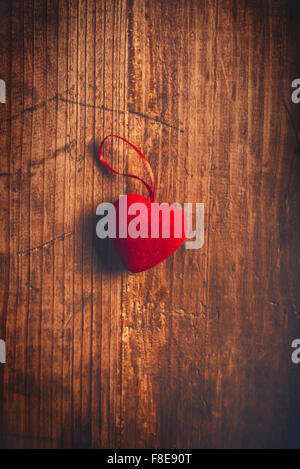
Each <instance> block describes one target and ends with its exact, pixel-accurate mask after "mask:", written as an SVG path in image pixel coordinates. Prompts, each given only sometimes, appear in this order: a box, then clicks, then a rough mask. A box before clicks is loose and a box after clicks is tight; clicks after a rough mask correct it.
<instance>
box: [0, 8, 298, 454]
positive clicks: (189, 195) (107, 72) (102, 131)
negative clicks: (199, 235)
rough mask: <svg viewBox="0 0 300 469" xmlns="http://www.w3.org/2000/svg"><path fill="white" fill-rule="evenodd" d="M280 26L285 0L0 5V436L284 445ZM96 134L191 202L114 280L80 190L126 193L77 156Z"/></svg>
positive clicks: (294, 218) (293, 33)
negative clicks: (169, 233) (170, 247)
mask: <svg viewBox="0 0 300 469" xmlns="http://www.w3.org/2000/svg"><path fill="white" fill-rule="evenodd" d="M299 25H300V13H299V5H298V6H297V1H287V0H247V1H246V0H241V1H236V0H212V1H206V0H128V1H125V0H95V1H94V0H74V1H73V0H34V1H33V0H31V1H30V0H25V1H17V0H16V1H8V0H0V75H1V76H0V78H3V79H4V80H5V81H6V84H7V93H8V96H7V103H6V104H5V105H0V145H1V169H0V171H1V173H0V185H1V190H0V197H1V204H0V205H1V214H0V220H1V231H0V255H1V269H0V271H1V272H0V275H1V292H0V305H1V306H0V308H1V321H0V327H1V329H0V338H2V339H5V340H6V346H7V363H6V364H5V365H1V369H0V380H1V389H0V393H1V401H0V402H1V406H0V411H1V446H3V447H13V448H24V447H25V448H27V447H34V448H37V447H41V448H48V447H50V448H51V447H52V448H60V447H66V448H67V447H77V448H79V447H84V448H87V447H97V448H100V447H104V448H109V447H111V448H117V447H120V448H130V447H132V448H134V447H135V448H157V447H163V448H176V447H182V448H211V447H220V448H222V447H225V448H231V447H235V448H239V447H242V448H246V447H250V448H251V447H295V446H298V447H299V446H300V433H299V418H300V365H299V366H298V367H297V366H296V365H293V364H292V363H291V352H292V349H291V342H292V340H293V339H295V338H299V337H300V310H299V287H298V285H299V284H298V285H297V283H296V281H297V275H298V274H299V265H300V252H299V236H298V235H299V228H300V226H299V220H300V217H299V192H298V196H297V186H298V188H299V158H300V157H299V154H298V153H299V152H298V153H297V151H295V150H296V145H297V143H296V135H295V131H296V128H297V125H298V123H299V122H300V119H299V116H300V104H299V105H298V106H297V105H295V104H292V102H291V82H292V80H293V79H295V78H300V63H299V48H300V37H299V32H297V31H299V30H300V27H299ZM289 114H290V116H289ZM292 123H293V124H292ZM293 125H294V128H293ZM111 132H114V133H117V134H119V135H122V136H124V137H125V138H128V139H129V140H130V141H132V142H133V143H135V144H136V145H137V146H138V147H140V148H141V150H142V151H143V152H144V154H145V155H147V156H148V158H149V161H150V163H151V165H152V167H153V169H154V173H155V177H156V181H157V186H158V190H157V200H158V201H168V202H174V201H177V202H181V203H183V202H194V203H195V202H204V204H205V244H204V246H203V248H202V249H200V250H197V251H188V250H185V249H184V247H182V248H181V249H180V250H179V251H178V252H177V253H176V254H175V255H174V256H173V257H171V258H170V259H168V260H167V261H166V262H164V263H163V264H161V265H159V266H157V267H155V268H154V269H152V270H150V271H148V272H145V273H142V274H138V275H133V274H130V273H128V272H126V271H124V270H122V267H121V266H120V265H119V263H118V261H117V260H116V258H115V256H114V253H113V252H112V251H111V248H110V247H109V246H108V245H107V244H106V243H104V244H103V243H100V242H99V240H97V238H96V236H95V224H96V218H95V212H96V207H97V205H98V204H99V203H100V202H102V201H114V200H115V199H116V198H117V197H118V195H119V194H120V193H126V192H128V191H135V192H138V193H143V194H145V192H144V188H143V186H142V185H141V184H139V183H138V182H134V183H132V182H128V181H125V180H123V178H118V177H116V176H113V175H110V174H108V173H107V172H105V171H103V170H102V168H100V166H99V164H98V163H97V154H96V153H97V147H98V145H99V142H100V141H101V139H102V138H103V137H104V136H105V135H107V134H108V133H111ZM105 154H106V157H107V160H109V161H110V162H111V163H112V164H113V165H114V167H115V168H116V169H119V170H121V171H122V170H123V169H127V170H129V169H130V170H131V172H134V173H135V174H138V175H140V176H141V175H143V174H144V173H143V168H142V164H141V161H139V159H138V157H137V156H136V155H134V153H133V151H132V150H129V149H128V148H126V147H125V146H124V145H123V144H122V143H117V142H116V143H114V144H113V145H112V143H108V144H107V145H106V148H105ZM297 230H298V234H297ZM298 281H299V276H298Z"/></svg>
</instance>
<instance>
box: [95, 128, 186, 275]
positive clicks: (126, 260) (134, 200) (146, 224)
mask: <svg viewBox="0 0 300 469" xmlns="http://www.w3.org/2000/svg"><path fill="white" fill-rule="evenodd" d="M109 137H115V138H118V139H120V140H122V141H123V142H125V143H127V144H128V145H130V146H131V147H132V148H133V149H134V150H135V151H136V152H137V153H138V155H139V156H140V158H141V159H142V161H143V163H144V165H145V167H146V169H147V171H148V174H149V176H150V178H151V185H150V184H148V183H147V182H146V181H144V180H143V179H141V178H139V177H138V176H135V175H133V174H126V173H119V172H118V171H116V170H114V169H113V168H111V167H110V166H109V165H108V163H107V162H106V160H105V159H104V156H103V145H104V142H105V141H106V139H108V138H109ZM99 159H100V161H101V162H102V163H103V164H104V166H105V167H106V168H107V169H108V170H109V171H111V172H112V173H114V174H118V175H120V176H124V177H131V178H134V179H138V180H139V181H141V182H142V183H143V184H144V185H145V187H146V189H147V191H148V193H149V199H150V200H148V199H146V198H145V197H143V196H142V195H139V194H128V195H125V196H121V197H119V199H118V200H117V201H116V202H115V204H114V206H115V212H116V231H115V236H114V237H111V242H112V244H113V246H114V249H115V250H116V252H117V254H118V256H119V258H120V260H121V262H122V264H123V265H124V266H125V267H126V269H128V270H129V271H131V272H134V273H137V272H142V271H145V270H148V269H150V268H152V267H154V266H156V265H157V264H159V263H160V262H162V261H164V260H165V259H167V258H168V257H169V256H171V255H172V254H173V253H174V252H175V251H176V250H177V249H178V248H179V247H180V246H181V244H182V243H183V241H184V240H185V233H186V232H187V220H186V218H185V215H184V213H183V211H182V210H181V208H180V207H179V206H176V204H172V205H169V204H166V203H163V204H158V203H156V202H155V200H154V193H155V180H154V175H153V172H152V169H151V166H150V164H149V162H148V161H147V159H146V157H145V156H144V155H143V154H142V153H141V151H140V150H139V149H138V148H137V147H135V146H134V145H133V144H132V143H130V142H129V141H128V140H126V139H124V138H123V137H119V136H118V135H108V136H107V137H105V138H104V139H103V140H102V142H101V144H100V148H99Z"/></svg>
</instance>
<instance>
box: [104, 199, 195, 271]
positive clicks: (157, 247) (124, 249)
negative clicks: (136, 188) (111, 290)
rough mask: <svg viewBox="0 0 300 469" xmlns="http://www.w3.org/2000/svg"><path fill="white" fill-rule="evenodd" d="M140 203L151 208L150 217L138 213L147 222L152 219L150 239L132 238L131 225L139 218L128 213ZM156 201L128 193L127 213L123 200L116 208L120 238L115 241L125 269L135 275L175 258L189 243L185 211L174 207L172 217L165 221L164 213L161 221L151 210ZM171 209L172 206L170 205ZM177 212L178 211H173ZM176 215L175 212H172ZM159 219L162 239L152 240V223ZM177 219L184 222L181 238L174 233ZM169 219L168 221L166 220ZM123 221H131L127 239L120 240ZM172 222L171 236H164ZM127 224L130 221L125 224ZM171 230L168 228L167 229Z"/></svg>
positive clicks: (159, 235) (113, 239) (149, 209)
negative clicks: (165, 230)
mask: <svg viewBox="0 0 300 469" xmlns="http://www.w3.org/2000/svg"><path fill="white" fill-rule="evenodd" d="M137 202H138V203H140V204H143V205H144V206H145V208H146V209H147V212H146V215H145V213H144V210H143V211H141V212H137V214H138V215H139V217H141V218H140V220H141V221H144V222H146V223H147V220H146V217H147V219H148V223H147V226H148V237H140V236H139V237H137V238H132V237H131V236H130V235H129V234H130V233H129V231H130V230H128V228H129V227H130V223H131V221H132V220H133V219H135V218H136V215H137V214H135V215H128V211H129V212H130V206H131V205H132V204H133V203H137ZM153 204H154V203H153V202H150V201H149V200H147V199H146V198H145V197H143V196H141V195H137V194H128V195H127V210H125V209H124V208H123V206H122V204H121V205H120V203H119V200H117V201H116V202H115V208H116V222H117V223H116V227H117V230H116V234H117V237H116V238H112V239H111V241H112V243H113V246H114V248H115V250H116V251H117V253H118V255H119V257H120V259H121V261H122V263H123V264H124V266H125V267H126V268H127V269H128V270H130V271H131V272H135V273H137V272H142V271H144V270H147V269H150V268H151V267H154V266H155V265H157V264H159V263H160V262H162V261H164V260H165V259H166V258H167V257H169V256H171V255H172V254H173V253H174V252H175V251H176V250H177V249H178V248H179V246H181V244H182V243H183V241H184V240H185V224H186V219H185V216H184V213H183V211H182V210H181V209H180V208H179V207H176V206H175V207H174V206H171V208H172V210H171V216H169V218H168V217H167V216H166V219H165V221H164V219H163V216H162V215H161V214H160V216H159V218H157V217H156V216H154V215H152V214H154V212H152V211H151V206H152V205H153ZM169 207H170V206H169ZM173 210H174V212H173ZM172 212H173V213H172ZM152 217H153V219H155V220H159V221H158V223H159V227H157V226H156V229H158V228H159V230H158V232H157V235H158V237H156V238H154V237H151V220H152ZM175 217H178V218H177V220H181V223H182V225H181V232H182V234H181V236H180V237H175V236H178V233H175V231H174V221H175ZM167 219H168V220H169V222H168V221H166V220H167ZM119 220H121V223H122V220H123V221H124V220H127V237H126V238H121V237H120V230H119V228H120V226H119ZM168 223H169V228H170V232H169V236H168V237H163V236H166V234H168V233H166V232H165V233H164V231H163V228H164V229H165V228H166V224H168ZM125 225H126V222H125ZM167 228H168V227H167Z"/></svg>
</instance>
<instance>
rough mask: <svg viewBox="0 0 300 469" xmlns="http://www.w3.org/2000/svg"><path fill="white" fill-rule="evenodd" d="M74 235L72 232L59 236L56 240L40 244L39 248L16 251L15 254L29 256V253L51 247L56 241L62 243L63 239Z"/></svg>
mask: <svg viewBox="0 0 300 469" xmlns="http://www.w3.org/2000/svg"><path fill="white" fill-rule="evenodd" d="M74 233H75V232H74V231H71V232H70V233H66V234H63V235H61V236H57V238H53V239H51V240H50V241H47V242H46V243H43V244H40V245H39V246H35V247H33V248H30V249H26V250H25V251H18V252H17V254H18V255H22V254H29V253H30V252H32V251H36V250H37V249H43V248H45V247H47V246H52V245H53V244H54V243H56V242H57V241H63V240H64V239H66V238H69V237H70V236H72V235H74Z"/></svg>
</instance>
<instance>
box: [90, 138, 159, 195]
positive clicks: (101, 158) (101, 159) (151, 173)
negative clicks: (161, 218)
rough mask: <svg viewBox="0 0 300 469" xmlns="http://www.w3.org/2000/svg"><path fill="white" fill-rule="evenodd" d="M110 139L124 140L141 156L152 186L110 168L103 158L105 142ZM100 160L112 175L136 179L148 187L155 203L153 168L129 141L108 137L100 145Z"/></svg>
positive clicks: (131, 175) (135, 177)
mask: <svg viewBox="0 0 300 469" xmlns="http://www.w3.org/2000/svg"><path fill="white" fill-rule="evenodd" d="M109 137H115V138H118V139H120V140H123V142H125V143H128V145H130V146H131V147H132V148H133V149H134V150H135V151H136V152H137V154H138V155H139V156H140V158H141V160H142V162H143V163H144V165H145V167H146V170H147V172H148V174H149V176H150V179H151V183H152V186H150V184H148V183H147V182H146V181H144V180H143V179H141V178H140V177H138V176H135V175H134V174H127V173H119V172H118V171H116V170H115V169H113V168H112V167H111V166H109V164H108V163H107V162H106V161H105V159H104V156H103V151H102V149H103V145H104V142H105V140H106V139H108V138H109ZM99 160H100V161H101V163H103V164H104V166H105V167H106V168H107V169H108V170H109V171H111V172H112V173H114V174H117V175H119V176H124V177H129V178H134V179H138V180H139V181H141V182H142V183H143V184H144V186H145V187H146V189H147V191H148V193H149V196H150V201H151V202H154V192H155V180H154V175H153V171H152V168H151V166H150V164H149V162H148V160H147V158H146V157H145V156H144V155H143V153H142V152H141V151H140V150H139V149H138V148H137V147H136V146H134V145H133V144H132V143H130V142H128V140H126V139H125V138H123V137H119V136H118V135H112V134H111V135H107V136H106V137H105V138H104V139H103V140H102V142H101V143H100V147H99Z"/></svg>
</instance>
